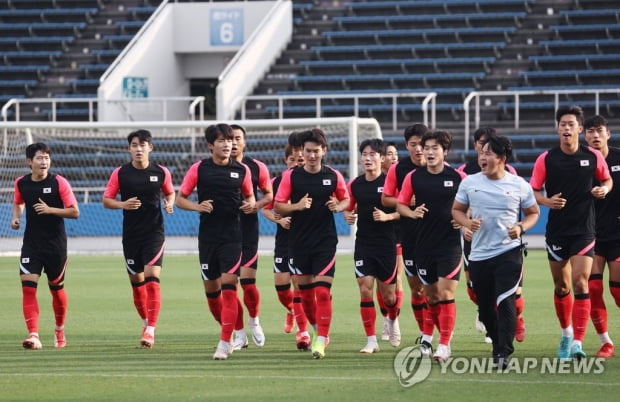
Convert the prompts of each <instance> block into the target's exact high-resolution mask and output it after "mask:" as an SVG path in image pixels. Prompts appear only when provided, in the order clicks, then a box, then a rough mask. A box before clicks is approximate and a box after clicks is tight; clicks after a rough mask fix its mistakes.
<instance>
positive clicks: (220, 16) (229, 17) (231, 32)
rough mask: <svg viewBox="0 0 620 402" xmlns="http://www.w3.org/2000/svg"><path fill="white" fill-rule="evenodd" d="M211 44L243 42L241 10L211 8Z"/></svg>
mask: <svg viewBox="0 0 620 402" xmlns="http://www.w3.org/2000/svg"><path fill="white" fill-rule="evenodd" d="M210 23H211V29H210V32H211V46H238V45H242V44H243V10H242V9H218V10H211V19H210Z"/></svg>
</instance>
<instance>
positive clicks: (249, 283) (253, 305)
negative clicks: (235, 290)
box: [239, 278, 260, 317]
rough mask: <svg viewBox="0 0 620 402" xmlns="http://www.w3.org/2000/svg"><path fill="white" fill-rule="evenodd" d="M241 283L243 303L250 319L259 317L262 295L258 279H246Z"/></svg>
mask: <svg viewBox="0 0 620 402" xmlns="http://www.w3.org/2000/svg"><path fill="white" fill-rule="evenodd" d="M239 283H240V284H241V287H242V288H243V303H244V304H245V306H246V307H247V309H248V315H249V316H250V317H258V311H259V309H260V293H259V292H258V288H257V287H256V279H254V278H244V279H241V280H239Z"/></svg>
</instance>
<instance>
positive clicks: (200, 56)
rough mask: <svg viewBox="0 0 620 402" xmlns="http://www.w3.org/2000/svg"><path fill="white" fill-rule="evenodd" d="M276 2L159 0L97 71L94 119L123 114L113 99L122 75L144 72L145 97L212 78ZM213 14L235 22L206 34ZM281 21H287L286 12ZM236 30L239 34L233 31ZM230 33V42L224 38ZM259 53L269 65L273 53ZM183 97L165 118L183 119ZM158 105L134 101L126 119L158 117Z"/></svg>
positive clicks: (180, 91)
mask: <svg viewBox="0 0 620 402" xmlns="http://www.w3.org/2000/svg"><path fill="white" fill-rule="evenodd" d="M276 3H282V1H278V2H275V1H256V2H219V3H168V4H165V3H162V5H161V6H160V7H159V8H158V10H157V11H156V12H155V13H154V14H153V16H152V17H151V19H149V21H148V22H147V23H146V24H145V26H144V27H143V28H142V29H141V31H140V32H139V33H138V34H137V35H136V37H135V38H134V39H133V40H132V42H131V43H130V44H129V45H128V47H127V48H126V49H125V50H124V51H123V53H122V54H121V55H120V56H119V57H118V58H117V60H115V62H114V63H113V64H112V65H111V66H110V68H108V70H107V71H106V72H105V73H104V75H103V76H102V79H101V84H100V86H99V89H98V98H99V99H98V100H99V102H98V118H99V121H118V120H126V119H127V115H126V108H127V106H126V104H125V105H123V107H121V106H119V102H117V101H118V100H121V99H123V79H124V78H125V77H143V78H146V79H147V80H148V97H149V98H161V97H182V96H189V94H190V86H189V83H190V79H196V78H217V77H218V76H219V75H220V74H221V73H222V71H223V70H224V69H225V67H226V66H227V64H228V63H229V62H230V60H231V59H233V57H234V55H235V54H236V52H237V51H238V50H239V49H240V48H241V47H242V45H243V44H244V43H246V41H247V40H248V38H250V37H251V36H252V35H253V33H254V31H255V30H256V28H257V27H258V26H259V25H260V23H261V21H262V20H263V19H264V18H265V16H266V15H267V14H268V13H269V11H270V10H271V9H272V7H273V6H274V4H276ZM286 3H290V1H287V2H286ZM218 16H224V18H228V17H230V18H232V19H233V22H234V23H237V26H235V31H234V32H228V31H225V32H222V30H221V29H220V30H219V31H217V30H216V33H217V34H219V35H220V37H218V36H212V35H211V28H212V27H215V26H219V25H218V22H215V23H213V24H212V22H213V21H217V20H218V18H219V17H218ZM241 19H242V20H243V24H242V25H241V24H240V20H241ZM287 23H288V24H289V25H290V26H291V27H292V13H291V19H290V21H288V22H287ZM229 25H230V26H234V24H229ZM220 28H221V27H220ZM291 30H292V28H291ZM241 31H242V36H243V38H240V36H241V35H237V34H238V33H240V32H241ZM229 34H230V35H229ZM235 35H237V36H235ZM230 39H233V40H232V42H233V44H228V43H226V42H227V41H229V40H230ZM288 40H290V36H289V38H287V39H286V41H287V42H288ZM234 43H239V44H234ZM265 57H268V60H267V62H268V63H269V65H271V64H272V63H273V61H274V60H273V59H274V56H270V55H266V56H265ZM275 57H277V55H276V56H275ZM261 71H262V69H261V70H260V71H258V70H257V71H256V72H255V74H256V75H257V76H258V75H259V74H260V76H258V77H256V80H258V79H260V78H261V77H262V73H261ZM188 103H189V102H172V103H169V104H168V110H167V113H168V114H167V119H168V120H186V119H187V118H188V109H187V106H188ZM132 105H133V103H132ZM159 105H160V103H159V102H158V103H156V104H154V105H153V106H148V105H146V104H145V103H142V102H140V106H139V107H138V106H134V107H133V108H132V110H131V111H132V113H133V116H132V119H133V120H156V119H162V114H161V112H159V109H160V106H159ZM149 117H150V118H149Z"/></svg>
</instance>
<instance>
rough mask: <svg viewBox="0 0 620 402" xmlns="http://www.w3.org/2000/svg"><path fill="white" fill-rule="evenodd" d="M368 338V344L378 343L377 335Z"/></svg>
mask: <svg viewBox="0 0 620 402" xmlns="http://www.w3.org/2000/svg"><path fill="white" fill-rule="evenodd" d="M366 338H368V343H377V336H376V335H371V336H367V337H366Z"/></svg>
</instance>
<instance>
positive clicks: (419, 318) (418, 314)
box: [411, 295, 427, 331]
mask: <svg viewBox="0 0 620 402" xmlns="http://www.w3.org/2000/svg"><path fill="white" fill-rule="evenodd" d="M426 306H427V305H426V296H424V295H422V297H414V296H411V308H412V309H413V316H414V317H415V320H416V322H417V323H418V328H419V329H420V331H424V312H425V310H426Z"/></svg>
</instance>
